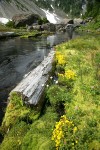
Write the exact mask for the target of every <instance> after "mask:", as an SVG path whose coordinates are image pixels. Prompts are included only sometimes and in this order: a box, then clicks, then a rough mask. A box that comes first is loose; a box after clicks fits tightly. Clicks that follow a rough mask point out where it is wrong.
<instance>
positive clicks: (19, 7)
mask: <svg viewBox="0 0 100 150" xmlns="http://www.w3.org/2000/svg"><path fill="white" fill-rule="evenodd" d="M35 3H36V1H34V0H28V1H27V0H0V18H1V17H3V18H7V19H12V17H13V16H14V15H16V14H29V13H34V14H38V15H39V16H40V17H47V19H48V20H49V21H50V22H51V23H57V22H59V21H61V20H62V19H64V18H65V17H66V14H65V13H64V12H63V11H61V10H58V9H57V8H55V10H53V11H52V12H49V11H48V9H49V8H47V7H45V9H44V7H43V5H41V6H40V5H39V4H40V2H39V3H36V4H35ZM37 4H38V5H39V6H37ZM49 4H50V2H49ZM50 6H51V5H50Z"/></svg>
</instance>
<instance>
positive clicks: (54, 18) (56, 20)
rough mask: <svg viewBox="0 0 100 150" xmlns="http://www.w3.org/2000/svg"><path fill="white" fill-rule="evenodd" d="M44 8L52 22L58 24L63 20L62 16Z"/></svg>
mask: <svg viewBox="0 0 100 150" xmlns="http://www.w3.org/2000/svg"><path fill="white" fill-rule="evenodd" d="M42 10H43V11H44V12H45V14H46V17H47V19H48V20H49V22H50V23H53V24H57V23H59V22H60V21H61V19H60V17H59V16H58V15H56V14H55V13H51V12H49V11H48V10H44V9H42Z"/></svg>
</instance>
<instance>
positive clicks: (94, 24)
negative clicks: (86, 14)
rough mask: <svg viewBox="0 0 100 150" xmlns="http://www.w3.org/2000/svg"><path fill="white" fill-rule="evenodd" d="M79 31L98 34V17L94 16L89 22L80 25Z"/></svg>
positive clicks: (99, 23) (99, 18) (99, 32)
mask: <svg viewBox="0 0 100 150" xmlns="http://www.w3.org/2000/svg"><path fill="white" fill-rule="evenodd" d="M79 30H80V31H87V32H92V33H98V34H100V15H98V16H96V18H94V19H92V20H91V21H90V22H88V23H86V24H84V25H82V26H81V27H80V28H79Z"/></svg>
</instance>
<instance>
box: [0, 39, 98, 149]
mask: <svg viewBox="0 0 100 150" xmlns="http://www.w3.org/2000/svg"><path fill="white" fill-rule="evenodd" d="M55 50H56V52H55V53H56V54H55V60H54V64H55V65H54V68H53V69H54V72H55V73H54V75H53V76H52V77H50V79H49V82H48V86H47V88H46V91H45V93H46V94H45V105H44V107H43V109H42V110H41V111H40V112H39V113H38V112H37V111H36V110H34V108H30V107H27V106H26V105H25V104H24V103H23V102H22V99H21V96H20V95H19V96H18V95H16V93H14V94H13V95H12V98H11V99H10V103H9V104H8V107H7V109H6V114H5V117H4V120H3V123H2V127H1V133H2V134H3V135H4V140H3V142H2V144H1V146H0V150H78V149H79V150H80V149H82V150H99V149H100V90H99V89H100V37H99V36H84V37H80V38H77V39H74V40H71V41H69V42H67V43H63V44H60V45H58V46H56V47H55Z"/></svg>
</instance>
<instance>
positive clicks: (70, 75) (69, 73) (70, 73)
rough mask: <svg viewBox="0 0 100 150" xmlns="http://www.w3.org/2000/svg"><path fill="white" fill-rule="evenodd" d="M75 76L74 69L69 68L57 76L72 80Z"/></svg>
mask: <svg viewBox="0 0 100 150" xmlns="http://www.w3.org/2000/svg"><path fill="white" fill-rule="evenodd" d="M75 76H76V73H75V72H74V71H72V70H70V69H69V70H66V71H65V73H64V74H60V73H58V77H62V78H65V79H72V80H74V79H75Z"/></svg>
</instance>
